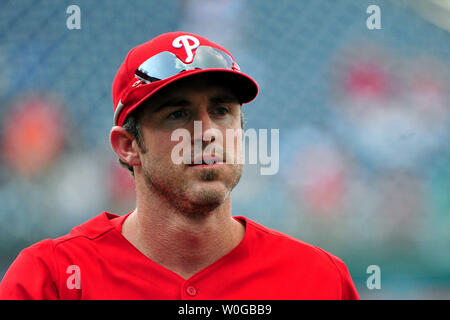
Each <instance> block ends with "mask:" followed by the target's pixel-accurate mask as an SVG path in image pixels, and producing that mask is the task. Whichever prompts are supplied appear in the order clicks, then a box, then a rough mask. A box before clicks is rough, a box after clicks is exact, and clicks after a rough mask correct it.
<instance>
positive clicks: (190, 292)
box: [186, 286, 197, 297]
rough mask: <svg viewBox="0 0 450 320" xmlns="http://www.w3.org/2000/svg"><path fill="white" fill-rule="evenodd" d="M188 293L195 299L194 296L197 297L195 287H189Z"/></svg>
mask: <svg viewBox="0 0 450 320" xmlns="http://www.w3.org/2000/svg"><path fill="white" fill-rule="evenodd" d="M186 293H187V294H188V295H190V296H191V297H193V296H195V295H197V289H195V287H193V286H189V287H187V288H186Z"/></svg>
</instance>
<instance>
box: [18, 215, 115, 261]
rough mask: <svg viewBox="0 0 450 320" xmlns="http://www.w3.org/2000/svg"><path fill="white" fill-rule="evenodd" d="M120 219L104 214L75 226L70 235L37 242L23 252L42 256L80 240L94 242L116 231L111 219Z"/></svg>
mask: <svg viewBox="0 0 450 320" xmlns="http://www.w3.org/2000/svg"><path fill="white" fill-rule="evenodd" d="M118 217H119V216H118V215H115V214H112V213H108V212H102V213H101V214H99V215H97V216H95V217H93V218H92V219H90V220H88V221H86V222H84V223H82V224H80V225H78V226H75V227H74V228H72V230H71V231H70V232H69V233H67V234H64V235H62V236H59V237H55V238H48V239H44V240H41V241H39V242H36V243H34V244H32V245H31V246H29V247H27V248H25V249H24V250H23V252H24V253H25V254H31V255H34V256H36V255H39V256H42V255H46V254H49V253H53V252H54V250H55V249H56V248H58V247H60V246H62V245H70V244H73V243H75V242H80V241H79V240H81V242H85V240H94V239H96V238H99V237H101V236H102V235H104V234H105V233H107V232H109V231H110V230H112V229H114V225H113V224H112V223H111V219H114V218H118Z"/></svg>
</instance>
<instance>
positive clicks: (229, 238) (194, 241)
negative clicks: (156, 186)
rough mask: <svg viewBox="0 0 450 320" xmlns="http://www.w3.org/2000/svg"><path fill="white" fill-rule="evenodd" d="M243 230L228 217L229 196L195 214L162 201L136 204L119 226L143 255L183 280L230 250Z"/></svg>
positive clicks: (241, 236) (229, 207)
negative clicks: (210, 208) (176, 208)
mask: <svg viewBox="0 0 450 320" xmlns="http://www.w3.org/2000/svg"><path fill="white" fill-rule="evenodd" d="M244 233H245V227H244V226H243V225H242V224H241V223H239V222H238V221H236V220H235V219H233V218H232V217H231V196H229V197H228V198H227V199H226V201H225V202H224V203H223V204H222V205H221V206H219V207H218V208H216V209H215V210H213V211H211V212H210V213H207V214H202V215H201V216H200V215H197V216H195V217H194V216H192V215H188V214H184V213H180V212H177V211H176V210H175V209H174V208H172V207H170V206H166V205H163V204H159V205H157V206H155V205H153V206H151V207H145V206H142V207H139V203H138V208H137V209H136V210H135V211H134V212H133V213H131V214H130V215H129V216H128V217H127V219H126V220H125V221H124V224H123V226H122V234H123V235H124V237H125V238H126V239H127V240H128V241H130V242H131V243H132V244H133V245H134V246H135V247H136V248H137V249H138V250H140V251H141V252H142V253H143V254H144V255H145V256H147V257H148V258H150V259H151V260H152V261H154V262H156V263H158V264H160V265H161V266H163V267H165V268H166V269H168V270H170V271H172V272H174V273H176V274H178V275H179V276H181V277H182V278H184V279H188V278H189V277H191V276H192V275H194V274H195V273H197V272H199V271H200V270H202V269H204V268H205V267H207V266H208V265H210V264H212V263H214V262H215V261H216V260H218V259H219V258H221V257H222V256H224V255H225V254H227V253H228V252H229V251H231V250H232V249H233V248H234V247H236V246H237V245H238V244H239V242H240V241H241V240H242V238H243V237H244Z"/></svg>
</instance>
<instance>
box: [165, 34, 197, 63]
mask: <svg viewBox="0 0 450 320" xmlns="http://www.w3.org/2000/svg"><path fill="white" fill-rule="evenodd" d="M189 40H191V41H193V42H194V43H193V44H192V45H191V44H189ZM199 45H200V41H199V40H198V39H197V38H196V37H194V36H190V35H183V36H179V37H177V38H175V39H174V40H173V42H172V46H173V47H174V48H181V47H184V50H186V54H187V58H186V61H185V62H186V63H190V62H192V59H193V58H194V54H193V52H192V50H194V49H197V47H198V46H199Z"/></svg>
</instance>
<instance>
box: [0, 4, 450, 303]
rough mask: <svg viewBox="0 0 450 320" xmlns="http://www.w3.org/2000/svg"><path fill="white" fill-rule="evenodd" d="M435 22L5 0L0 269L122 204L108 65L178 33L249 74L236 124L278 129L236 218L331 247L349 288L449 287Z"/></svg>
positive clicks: (383, 292)
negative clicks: (375, 273)
mask: <svg viewBox="0 0 450 320" xmlns="http://www.w3.org/2000/svg"><path fill="white" fill-rule="evenodd" d="M72 4H76V5H78V6H79V7H80V9H81V29H79V30H76V29H75V30H69V29H68V28H67V26H66V20H67V18H68V17H69V14H67V13H66V9H67V7H68V6H69V5H72ZM372 4H375V5H378V6H379V7H380V9H381V26H382V29H380V30H369V29H368V28H367V27H366V19H367V18H368V17H369V16H370V14H368V13H366V9H367V7H368V6H369V5H372ZM449 24H450V2H449V1H447V0H417V1H416V0H411V1H408V0H404V1H401V0H398V1H395V0H392V1H389V0H385V1H382V0H372V1H365V0H361V1H359V0H339V1H317V0H304V1H298V0H297V1H291V0H279V1H260V0H227V1H205V0H184V1H183V0H180V1H157V0H154V1H149V0H135V1H132V2H130V1H124V0H123V1H122V0H120V1H119V0H115V1H104V0H100V1H99V0H98V1H88V0H77V1H49V0H45V1H34V0H22V1H12V0H9V1H7V0H2V1H1V2H0V104H1V108H0V121H1V122H2V124H1V131H0V148H1V149H2V152H1V157H0V277H2V276H3V274H4V272H5V271H6V269H7V268H8V266H9V265H10V263H11V262H12V261H13V259H14V258H15V257H16V256H17V254H18V253H19V252H20V250H22V249H23V248H25V247H27V246H29V245H31V244H32V243H34V242H37V241H39V240H41V239H44V238H54V237H57V236H60V235H63V234H65V233H67V232H69V231H70V229H71V228H72V227H73V226H75V225H77V224H80V223H82V222H84V221H86V220H87V219H89V218H91V217H94V216H96V215H97V214H99V213H100V212H102V211H109V212H113V213H117V214H120V215H122V214H125V213H127V212H129V211H131V210H132V209H133V208H134V190H133V181H132V179H131V177H130V176H129V175H128V173H127V171H126V170H125V169H122V168H120V167H119V165H118V162H117V159H116V157H115V155H114V154H113V152H112V150H111V148H110V145H109V140H108V134H109V129H110V128H111V126H112V118H113V106H112V99H111V85H112V81H113V77H114V75H115V73H116V71H117V69H118V67H119V65H120V64H121V62H122V60H123V59H124V57H125V55H126V54H127V53H128V51H129V50H130V49H131V48H132V47H134V46H136V45H137V44H139V43H142V42H144V41H147V40H149V39H151V38H152V37H154V36H156V35H158V34H160V33H163V32H168V31H176V30H184V31H189V32H194V33H198V34H201V35H204V36H206V37H209V38H211V39H212V40H214V41H215V42H218V43H220V44H222V45H223V46H225V47H226V48H228V49H229V50H230V51H231V52H232V53H233V55H234V56H235V57H236V59H237V61H238V62H239V64H240V66H241V68H242V69H243V71H244V72H247V73H249V74H250V75H252V76H253V77H254V78H255V79H256V80H257V81H258V82H259V85H260V89H261V91H260V94H259V96H258V98H257V99H256V100H255V101H254V102H252V103H251V104H249V105H247V106H245V109H244V110H245V113H246V118H247V128H256V129H259V128H267V129H271V128H278V129H280V171H279V173H278V174H277V175H274V176H261V175H260V174H259V168H258V165H247V166H246V168H245V172H244V176H243V178H242V180H241V183H240V184H239V185H238V187H237V188H236V189H235V191H234V192H233V214H234V215H246V216H248V217H250V218H252V219H254V220H256V221H258V222H260V223H262V224H264V225H267V226H269V227H272V228H276V229H278V230H280V231H283V232H286V233H288V234H291V235H293V236H295V237H297V238H299V239H301V240H303V241H306V242H309V243H312V244H314V245H317V246H319V247H321V248H323V249H325V250H328V251H330V252H332V253H334V254H335V255H337V256H339V257H340V258H342V259H343V260H344V262H345V263H346V264H347V266H348V268H349V270H350V273H351V275H352V277H353V279H354V282H355V284H356V286H357V289H358V291H359V293H360V295H361V298H363V299H449V298H450V170H449V167H450V148H449V141H450V139H449V138H450V129H449V128H450V126H449V124H450V117H449V107H450V93H449V92H450V91H449V85H450V33H449V32H450V25H449ZM370 265H377V266H379V267H380V269H381V289H378V290H377V289H374V290H369V289H368V288H367V286H366V280H367V278H368V277H369V276H370V274H367V273H366V270H367V267H368V266H370Z"/></svg>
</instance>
